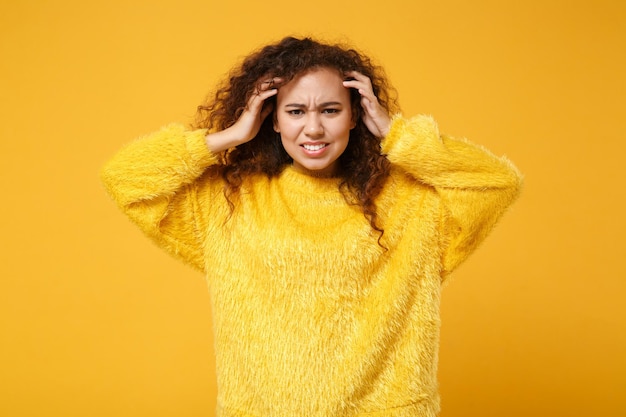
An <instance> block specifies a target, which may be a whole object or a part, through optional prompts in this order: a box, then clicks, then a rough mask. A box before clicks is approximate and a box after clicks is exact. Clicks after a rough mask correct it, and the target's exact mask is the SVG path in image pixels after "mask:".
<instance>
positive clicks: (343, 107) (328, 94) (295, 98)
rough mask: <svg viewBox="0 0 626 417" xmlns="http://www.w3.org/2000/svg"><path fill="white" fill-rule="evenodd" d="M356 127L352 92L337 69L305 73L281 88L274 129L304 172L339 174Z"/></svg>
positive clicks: (321, 69)
mask: <svg viewBox="0 0 626 417" xmlns="http://www.w3.org/2000/svg"><path fill="white" fill-rule="evenodd" d="M354 126H355V122H354V120H353V118H352V107H351V105H350V92H349V91H348V89H347V88H346V87H344V86H343V78H342V77H340V76H339V73H338V72H337V71H336V70H333V69H329V68H319V69H314V70H311V71H308V72H305V73H303V74H300V75H298V76H296V77H295V78H294V79H293V80H291V81H290V82H289V83H287V84H285V85H284V86H282V87H280V88H279V90H278V95H277V98H276V112H275V117H274V130H276V131H277V132H279V133H280V137H281V141H282V144H283V147H284V148H285V151H287V153H288V154H289V156H291V158H292V159H293V165H294V167H295V168H296V169H297V170H299V171H301V172H305V173H307V174H310V175H317V176H331V175H334V174H336V173H337V171H338V168H339V161H338V159H339V156H341V154H342V153H343V151H344V150H345V149H346V147H347V146H348V138H349V137H350V130H351V129H352V128H354Z"/></svg>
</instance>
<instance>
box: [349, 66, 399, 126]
mask: <svg viewBox="0 0 626 417" xmlns="http://www.w3.org/2000/svg"><path fill="white" fill-rule="evenodd" d="M345 75H346V76H348V77H351V78H354V79H353V80H346V81H344V82H343V85H344V87H347V88H354V89H356V90H357V91H358V92H359V94H360V95H361V107H363V110H364V114H363V122H364V123H365V126H367V128H368V129H369V131H370V132H372V134H373V135H374V136H376V137H379V138H382V137H385V136H386V135H387V133H389V127H390V125H391V118H390V117H389V114H388V113H387V111H386V110H385V109H384V108H383V107H382V106H381V105H380V103H378V98H376V95H375V94H374V90H373V89H372V81H371V80H370V79H369V77H366V76H365V75H363V74H361V73H360V72H358V71H349V72H347V73H346V74H345Z"/></svg>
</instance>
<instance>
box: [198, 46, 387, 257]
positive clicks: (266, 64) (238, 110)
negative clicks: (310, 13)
mask: <svg viewBox="0 0 626 417" xmlns="http://www.w3.org/2000/svg"><path fill="white" fill-rule="evenodd" d="M316 68H331V69H335V70H337V71H338V72H339V73H340V74H342V76H344V75H343V74H345V73H347V72H349V71H358V72H360V73H361V74H363V75H365V76H367V77H368V78H369V79H370V80H371V82H372V87H373V91H374V94H375V95H376V97H377V98H378V102H379V103H380V105H381V106H382V107H383V108H384V109H385V110H386V111H387V112H388V113H389V114H392V113H395V112H396V111H398V104H397V98H396V92H395V90H394V89H393V88H392V87H391V85H390V84H389V82H388V81H387V78H386V76H385V73H384V70H383V69H382V68H381V67H380V66H377V65H374V64H373V63H372V61H371V60H370V58H368V57H367V56H365V55H363V54H361V53H359V52H358V51H356V50H355V49H353V48H350V47H345V46H342V45H339V44H325V43H322V42H319V41H316V40H314V39H311V38H303V39H298V38H294V37H286V38H284V39H282V40H281V41H279V42H277V43H275V44H271V45H267V46H265V47H263V48H261V49H260V50H258V51H256V52H254V53H252V54H250V55H249V56H247V57H246V58H245V59H244V60H243V62H242V63H241V65H240V66H238V67H236V68H234V69H233V70H232V71H231V72H230V74H229V76H228V78H227V79H225V80H224V81H223V82H222V84H221V86H219V87H218V89H217V91H216V92H215V95H214V96H213V97H210V96H209V98H208V99H207V101H206V103H204V104H202V105H200V106H198V112H197V115H196V122H195V123H194V127H195V128H206V129H208V130H209V131H221V130H224V129H226V128H228V127H230V126H232V125H233V124H235V122H236V121H237V120H238V119H239V116H241V114H242V113H243V111H244V109H245V107H246V105H247V103H248V100H249V99H250V97H251V96H252V94H255V92H256V91H259V90H260V89H261V85H260V83H261V82H262V80H267V79H271V78H273V77H277V78H281V79H282V80H283V81H282V82H281V84H283V85H284V84H286V83H287V82H289V81H290V80H292V79H293V78H294V77H296V76H297V75H299V74H302V73H304V72H306V71H309V70H312V69H316ZM360 100H361V97H360V95H359V93H358V91H356V90H355V89H352V88H351V89H350V103H351V111H352V114H353V117H354V120H355V121H356V126H355V127H354V128H353V129H352V130H351V131H350V137H349V141H348V146H347V148H346V150H345V151H344V152H343V154H342V155H341V156H340V157H339V162H340V166H341V170H340V174H339V175H340V176H341V178H342V181H341V183H340V185H339V189H340V190H341V192H342V194H343V195H344V198H345V199H346V201H347V202H348V204H355V205H359V206H360V207H361V209H362V211H363V213H364V215H365V217H366V218H367V219H368V220H369V222H370V225H371V226H372V228H373V229H374V230H376V231H378V232H379V233H380V236H379V239H378V242H379V244H380V239H381V238H382V235H383V233H384V230H383V229H382V228H381V227H379V225H378V224H377V213H376V204H375V198H376V196H377V195H378V194H379V193H380V191H381V190H382V187H383V185H384V183H385V181H386V180H387V177H388V176H389V171H390V163H389V161H388V160H387V158H386V157H385V156H384V155H382V154H381V146H380V145H381V138H377V137H376V136H374V135H373V134H372V133H371V132H370V131H369V129H368V128H367V126H366V125H365V123H364V122H363V112H364V110H363V108H362V107H361V104H360ZM275 101H276V97H275V96H274V97H270V98H269V99H267V100H266V103H264V106H270V105H273V106H274V108H276V107H275ZM272 119H273V118H272V115H270V116H268V117H267V118H266V119H265V120H264V121H263V124H262V125H261V128H260V130H259V132H258V133H257V135H256V137H255V138H254V139H252V140H250V141H249V142H246V143H244V144H242V145H239V146H237V147H236V148H233V149H229V150H227V151H225V152H222V153H221V154H220V155H219V157H220V163H219V164H218V165H216V166H214V167H213V168H212V170H213V174H215V175H217V176H221V177H222V178H223V179H224V181H225V184H226V185H225V189H224V193H225V196H226V198H227V200H228V202H229V204H230V205H231V210H232V209H234V205H233V203H232V201H231V198H230V197H232V196H234V195H235V194H236V193H237V192H238V190H239V187H240V186H241V184H242V181H243V178H244V176H247V175H250V174H257V173H263V174H265V175H267V176H268V177H273V176H276V175H278V174H279V173H280V172H281V171H282V170H283V169H284V168H285V166H287V165H289V164H290V163H291V162H292V159H291V157H290V156H289V155H288V154H287V152H286V151H285V149H284V148H283V146H282V143H281V141H280V140H279V139H280V136H279V133H276V132H275V131H274V129H273V120H272ZM381 246H382V245H381Z"/></svg>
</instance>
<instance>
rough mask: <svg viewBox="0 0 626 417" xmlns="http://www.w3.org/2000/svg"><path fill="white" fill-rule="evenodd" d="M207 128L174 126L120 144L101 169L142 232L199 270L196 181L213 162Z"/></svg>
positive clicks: (114, 195)
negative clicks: (122, 146) (207, 138)
mask: <svg viewBox="0 0 626 417" xmlns="http://www.w3.org/2000/svg"><path fill="white" fill-rule="evenodd" d="M205 135H206V131H205V130H196V131H187V130H186V129H185V128H184V127H183V126H182V125H178V124H172V125H168V126H165V127H163V128H162V129H161V130H159V131H157V132H155V133H153V134H150V135H147V136H145V137H142V138H139V139H138V140H136V141H134V142H131V143H130V144H129V145H127V146H126V147H124V148H123V149H122V150H121V151H120V152H118V154H117V155H115V156H114V157H113V159H111V160H110V161H109V162H108V163H107V164H106V165H105V166H104V167H103V169H102V171H101V178H102V181H103V183H104V186H105V188H106V189H107V191H108V192H109V194H110V195H111V197H112V198H113V200H114V201H115V202H116V203H117V205H118V206H119V207H120V209H121V210H122V211H123V212H124V213H125V214H126V215H127V216H128V217H129V218H130V219H131V220H132V221H133V222H134V223H136V224H137V225H138V226H139V228H140V229H141V230H143V232H144V233H146V235H148V236H149V237H150V238H151V239H153V240H154V241H155V242H156V243H157V244H158V245H159V246H162V247H163V248H164V249H166V250H167V251H168V252H170V253H172V254H173V255H174V256H176V257H178V258H180V259H182V260H183V261H185V262H187V263H188V264H191V265H192V266H194V267H195V268H197V269H200V270H203V269H204V267H203V255H202V245H201V241H202V237H201V236H200V234H199V232H198V227H197V216H196V213H197V201H198V197H197V194H198V193H199V190H198V187H197V184H196V181H197V180H198V178H199V177H200V176H201V175H202V173H203V172H204V171H205V169H206V168H207V167H208V166H209V165H211V164H215V163H216V162H217V158H216V156H215V155H214V154H212V153H211V152H210V150H209V149H208V147H207V146H206V143H205Z"/></svg>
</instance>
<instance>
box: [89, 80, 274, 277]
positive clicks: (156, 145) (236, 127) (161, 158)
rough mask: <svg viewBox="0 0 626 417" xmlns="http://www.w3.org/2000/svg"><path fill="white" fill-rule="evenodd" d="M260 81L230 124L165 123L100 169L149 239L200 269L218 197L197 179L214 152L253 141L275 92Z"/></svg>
mask: <svg viewBox="0 0 626 417" xmlns="http://www.w3.org/2000/svg"><path fill="white" fill-rule="evenodd" d="M281 81H282V80H281V79H280V78H275V79H272V81H271V82H264V83H260V85H261V87H259V89H257V90H256V91H255V92H254V94H253V95H252V96H251V97H250V99H249V100H248V103H247V106H246V108H245V109H244V111H243V112H242V114H241V116H240V117H239V119H238V120H237V122H236V123H235V124H233V125H232V126H230V127H228V128H226V129H224V130H221V131H218V132H213V133H211V134H208V135H207V132H206V130H203V129H202V130H196V131H187V130H186V129H185V128H184V127H183V126H181V125H169V126H166V127H164V128H163V129H161V130H160V131H158V132H156V133H153V134H152V135H149V136H146V137H144V138H141V139H139V140H137V141H135V142H133V143H131V144H129V145H128V146H126V147H125V148H124V149H122V150H121V151H120V152H119V153H118V154H117V155H116V156H115V157H114V158H113V159H112V160H111V161H110V162H109V163H108V164H107V165H105V166H104V168H103V170H102V174H101V176H102V181H103V182H104V185H105V187H106V189H107V190H108V192H109V194H111V196H112V197H113V200H115V202H116V203H117V204H118V206H119V207H120V208H121V209H122V211H123V212H124V213H126V215H128V217H129V218H130V219H131V220H132V221H133V222H134V223H136V224H137V225H138V226H139V227H140V228H141V229H142V230H143V231H144V233H146V234H147V235H148V236H149V237H150V238H151V239H153V240H154V241H156V242H157V244H158V245H159V246H161V247H163V248H164V249H166V250H167V251H168V252H170V253H172V254H173V255H175V256H177V257H178V258H181V259H182V260H183V261H185V262H187V263H189V264H191V265H192V266H194V267H196V268H197V269H200V270H203V269H204V256H203V252H202V242H203V239H204V233H205V232H204V230H206V225H204V224H203V222H200V224H198V222H199V220H200V217H199V216H198V212H199V208H202V210H203V213H204V212H206V211H207V205H210V204H212V203H213V199H214V197H215V196H216V195H217V192H218V191H217V190H216V189H215V188H216V187H213V189H212V188H211V187H210V184H209V183H207V182H206V181H204V182H203V183H202V184H200V183H199V182H200V181H201V180H200V177H201V175H202V174H203V173H204V171H205V170H206V168H207V167H209V166H210V165H212V164H216V163H217V162H218V159H217V154H218V153H220V152H222V151H225V150H227V149H229V148H233V147H235V146H237V145H240V144H242V143H245V142H248V141H250V140H252V139H253V138H254V137H255V136H256V134H257V133H258V131H259V128H260V126H261V124H262V123H263V120H264V119H265V118H266V117H267V116H268V115H269V113H270V112H271V111H272V107H271V106H265V107H264V103H265V100H266V99H267V98H269V97H271V96H274V95H276V93H277V90H276V88H275V84H277V83H280V82H281Z"/></svg>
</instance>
